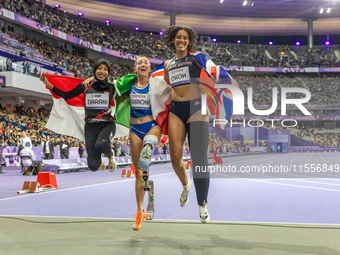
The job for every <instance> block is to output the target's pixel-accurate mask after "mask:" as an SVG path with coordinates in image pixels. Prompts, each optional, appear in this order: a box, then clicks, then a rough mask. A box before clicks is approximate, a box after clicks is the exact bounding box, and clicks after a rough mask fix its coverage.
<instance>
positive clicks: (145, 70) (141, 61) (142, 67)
mask: <svg viewBox="0 0 340 255" xmlns="http://www.w3.org/2000/svg"><path fill="white" fill-rule="evenodd" d="M135 72H136V73H137V76H149V74H150V72H151V67H150V62H149V59H147V58H146V57H140V58H138V59H137V60H136V64H135Z"/></svg>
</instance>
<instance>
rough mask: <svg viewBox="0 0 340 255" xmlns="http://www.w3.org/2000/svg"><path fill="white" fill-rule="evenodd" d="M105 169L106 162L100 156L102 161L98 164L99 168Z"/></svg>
mask: <svg viewBox="0 0 340 255" xmlns="http://www.w3.org/2000/svg"><path fill="white" fill-rule="evenodd" d="M105 169H106V164H105V162H104V160H103V158H102V163H101V164H100V167H99V170H105Z"/></svg>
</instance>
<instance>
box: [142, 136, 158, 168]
mask: <svg viewBox="0 0 340 255" xmlns="http://www.w3.org/2000/svg"><path fill="white" fill-rule="evenodd" d="M143 141H144V143H143V149H142V152H141V153H140V158H139V163H138V165H139V167H141V168H143V169H145V170H146V169H149V166H150V164H151V156H152V153H153V150H154V148H155V147H156V145H157V143H158V138H157V137H156V136H155V135H146V136H145V137H144V139H143Z"/></svg>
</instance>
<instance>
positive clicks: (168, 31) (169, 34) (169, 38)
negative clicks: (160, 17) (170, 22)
mask: <svg viewBox="0 0 340 255" xmlns="http://www.w3.org/2000/svg"><path fill="white" fill-rule="evenodd" d="M180 30H184V31H186V32H187V33H188V36H189V45H188V50H195V44H196V41H197V39H198V35H197V34H196V32H195V31H194V30H192V29H191V28H190V27H181V26H170V27H167V28H165V29H164V38H163V42H164V44H165V45H166V46H168V48H169V49H176V47H175V45H174V43H173V39H174V38H175V37H176V34H177V33H178V31H180Z"/></svg>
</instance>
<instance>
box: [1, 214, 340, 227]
mask: <svg viewBox="0 0 340 255" xmlns="http://www.w3.org/2000/svg"><path fill="white" fill-rule="evenodd" d="M18 217H26V218H47V219H48V218H56V219H70V220H75V219H79V220H88V223H93V221H91V220H98V221H97V222H98V223H102V222H105V223H108V222H107V220H110V221H111V222H112V223H120V222H130V221H133V220H134V219H132V218H108V217H75V216H41V215H0V219H4V218H10V219H11V218H18ZM31 221H34V219H32V220H31ZM147 222H148V224H149V223H150V224H151V223H153V224H155V223H181V224H185V223H188V224H192V223H194V224H196V223H197V224H198V225H202V223H201V222H200V221H198V220H169V219H161V218H159V219H153V220H152V221H147ZM210 222H212V223H215V224H218V223H220V224H244V225H250V226H251V225H254V227H256V226H257V225H259V224H263V225H266V226H268V227H270V226H272V225H280V226H282V225H294V226H301V227H303V228H308V226H306V225H313V226H310V228H315V227H316V228H317V227H320V228H322V227H329V230H332V229H333V228H332V227H334V229H338V228H337V226H338V225H339V226H340V224H339V223H319V222H318V223H313V222H312V223H299V222H280V221H278V222H275V221H268V222H267V221H220V220H219V221H217V220H210ZM39 223H40V222H39ZM43 223H50V221H46V222H43ZM63 223H64V222H60V224H63ZM68 223H75V222H73V221H69V222H68ZM84 223H87V222H86V221H84ZM263 227H265V226H263ZM287 227H289V226H287Z"/></svg>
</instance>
